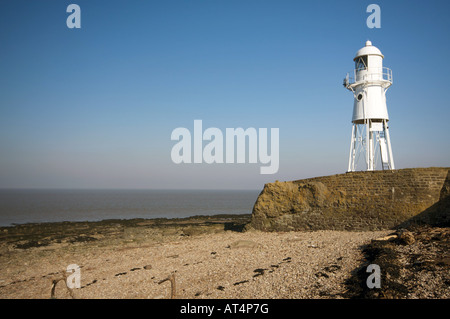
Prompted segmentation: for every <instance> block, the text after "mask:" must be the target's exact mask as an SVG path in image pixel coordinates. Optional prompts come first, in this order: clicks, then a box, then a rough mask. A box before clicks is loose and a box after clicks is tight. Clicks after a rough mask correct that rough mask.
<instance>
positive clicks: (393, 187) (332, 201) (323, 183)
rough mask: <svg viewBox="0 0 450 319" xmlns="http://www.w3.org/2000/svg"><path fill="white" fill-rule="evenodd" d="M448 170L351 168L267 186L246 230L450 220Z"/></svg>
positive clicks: (343, 227) (367, 227)
mask: <svg viewBox="0 0 450 319" xmlns="http://www.w3.org/2000/svg"><path fill="white" fill-rule="evenodd" d="M449 178H450V168H448V167H430V168H409V169H400V170H392V171H372V172H351V173H345V174H338V175H332V176H323V177H316V178H309V179H303V180H297V181H291V182H278V181H276V182H275V183H270V184H266V185H265V186H264V189H263V190H262V192H261V194H260V195H259V197H258V199H257V200H256V203H255V205H254V207H253V212H252V219H251V222H250V223H249V224H248V225H247V229H258V230H263V231H289V230H321V229H332V230H378V229H390V228H393V227H396V226H399V225H405V223H410V222H417V223H420V222H427V223H432V224H438V225H443V224H446V225H447V224H449V222H450V208H449V207H450V206H449V201H450V196H449V194H450V182H449Z"/></svg>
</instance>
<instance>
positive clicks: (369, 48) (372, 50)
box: [353, 41, 384, 60]
mask: <svg viewBox="0 0 450 319" xmlns="http://www.w3.org/2000/svg"><path fill="white" fill-rule="evenodd" d="M363 55H379V56H381V57H382V58H384V55H383V54H382V53H381V51H380V49H378V48H377V47H375V46H373V45H372V42H370V41H366V46H365V47H362V48H361V49H359V50H358V52H356V55H355V58H354V59H353V60H356V59H357V58H359V57H360V56H363Z"/></svg>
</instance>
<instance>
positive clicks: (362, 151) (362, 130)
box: [344, 41, 395, 172]
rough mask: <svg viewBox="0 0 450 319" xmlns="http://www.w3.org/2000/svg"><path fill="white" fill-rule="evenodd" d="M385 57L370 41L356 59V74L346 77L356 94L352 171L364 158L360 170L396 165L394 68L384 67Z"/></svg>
mask: <svg viewBox="0 0 450 319" xmlns="http://www.w3.org/2000/svg"><path fill="white" fill-rule="evenodd" d="M383 58H384V56H383V54H381V51H380V50H379V49H378V48H376V47H374V46H373V45H372V42H370V41H367V42H366V46H365V47H363V48H361V49H359V50H358V52H356V56H355V58H354V59H353V60H354V61H355V70H354V72H353V74H352V75H353V76H352V77H351V76H349V74H347V77H346V78H345V79H344V87H345V88H347V89H348V90H350V91H352V92H353V95H354V105H353V118H352V123H353V127H352V137H351V143H350V155H349V160H348V171H349V172H354V171H355V170H357V164H358V162H360V161H363V160H364V161H365V164H366V165H365V168H360V169H358V170H368V171H373V170H375V169H377V167H380V168H381V169H383V170H385V169H395V167H394V158H393V156H392V147H391V140H390V136H389V127H388V121H389V116H388V111H387V106H386V91H387V90H388V88H389V87H390V86H391V85H392V70H391V69H388V68H385V67H383ZM361 155H362V156H361ZM379 160H380V161H379Z"/></svg>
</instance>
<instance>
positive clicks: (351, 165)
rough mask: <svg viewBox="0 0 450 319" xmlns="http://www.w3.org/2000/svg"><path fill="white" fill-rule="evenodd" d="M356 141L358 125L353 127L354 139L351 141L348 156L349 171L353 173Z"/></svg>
mask: <svg viewBox="0 0 450 319" xmlns="http://www.w3.org/2000/svg"><path fill="white" fill-rule="evenodd" d="M355 141H356V124H353V125H352V137H351V139H350V154H349V155H348V170H347V172H353V171H354V170H355V164H354V162H355Z"/></svg>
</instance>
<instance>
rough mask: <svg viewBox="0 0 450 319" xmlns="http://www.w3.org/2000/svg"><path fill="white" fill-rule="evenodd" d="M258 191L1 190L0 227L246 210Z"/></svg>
mask: <svg viewBox="0 0 450 319" xmlns="http://www.w3.org/2000/svg"><path fill="white" fill-rule="evenodd" d="M259 192H260V191H256V190H255V191H248V190H246V191H228V190H226V191H222V190H205V191H199V190H36V189H34V190H25V189H22V190H0V226H10V225H13V224H24V223H36V222H38V223H40V222H60V221H99V220H104V219H131V218H160V217H166V218H177V217H189V216H195V215H216V214H251V212H252V208H253V204H254V203H255V201H256V198H257V197H258V194H259Z"/></svg>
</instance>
